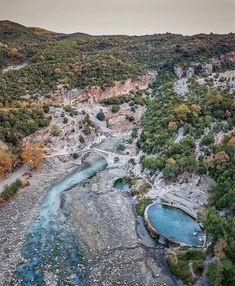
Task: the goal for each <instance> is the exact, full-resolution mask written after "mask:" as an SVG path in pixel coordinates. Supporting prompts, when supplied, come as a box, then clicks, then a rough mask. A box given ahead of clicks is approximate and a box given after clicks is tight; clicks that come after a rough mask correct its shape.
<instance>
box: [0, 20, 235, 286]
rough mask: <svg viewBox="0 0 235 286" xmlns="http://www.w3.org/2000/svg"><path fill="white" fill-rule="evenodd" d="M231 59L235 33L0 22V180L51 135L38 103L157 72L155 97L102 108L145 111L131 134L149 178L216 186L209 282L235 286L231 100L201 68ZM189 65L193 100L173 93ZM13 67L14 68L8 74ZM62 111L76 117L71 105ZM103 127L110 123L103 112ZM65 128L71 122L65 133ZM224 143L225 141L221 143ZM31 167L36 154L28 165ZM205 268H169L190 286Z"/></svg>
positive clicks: (224, 65)
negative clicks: (35, 137)
mask: <svg viewBox="0 0 235 286" xmlns="http://www.w3.org/2000/svg"><path fill="white" fill-rule="evenodd" d="M234 50H235V36H234V34H228V35H214V34H210V35H204V34H199V35H194V36H182V35H173V34H169V33H167V34H161V35H152V36H141V37H129V36H90V35H86V34H82V33H77V34H72V35H65V34H58V33H53V32H49V31H47V32H46V33H45V31H44V30H40V29H35V28H27V27H24V26H22V25H19V24H16V23H12V22H9V21H1V22H0V69H1V71H0V141H1V143H2V145H0V176H1V177H4V176H5V175H6V174H7V173H9V172H10V171H12V169H14V168H15V167H16V166H19V165H20V164H22V162H23V160H25V159H24V158H25V156H24V151H25V146H23V145H22V140H23V138H24V137H25V136H27V135H30V134H32V133H34V132H35V131H37V130H38V129H40V128H43V127H47V126H49V124H50V121H51V117H50V116H48V111H49V109H50V106H49V105H48V104H44V103H42V102H41V101H40V98H41V96H46V97H50V92H52V91H54V90H56V88H57V86H58V85H63V87H64V88H65V90H71V89H72V88H85V87H89V86H100V87H101V88H103V89H104V88H105V87H107V86H111V85H112V84H113V83H114V81H117V80H125V79H129V78H136V77H137V76H139V75H142V74H144V73H146V72H147V71H150V70H157V71H158V73H159V75H158V76H157V78H156V80H155V81H154V83H153V85H152V86H151V89H152V90H151V94H150V93H149V92H148V91H147V92H145V93H143V92H141V91H139V92H136V93H134V94H130V95H122V96H120V97H118V98H114V99H107V100H104V101H103V102H102V104H104V105H106V106H112V107H111V108H112V112H113V113H117V112H118V111H119V105H120V104H122V103H129V105H130V106H131V108H132V112H133V113H134V112H135V110H136V107H137V106H138V105H142V106H145V107H146V111H145V114H144V116H143V118H142V122H141V125H140V128H139V132H138V128H135V129H133V132H132V140H135V141H136V144H137V147H138V148H139V150H141V151H142V152H143V156H142V157H141V160H140V161H141V164H142V167H143V169H145V170H147V172H148V173H149V175H150V176H153V175H155V174H158V173H160V172H162V175H163V177H164V179H165V180H166V181H174V180H177V179H179V178H180V177H182V176H186V177H187V176H191V175H192V174H197V175H199V176H202V175H207V176H211V177H212V178H213V179H214V182H215V183H214V185H213V187H212V189H211V190H210V202H209V205H208V206H207V208H206V213H205V215H204V217H202V218H201V219H202V220H203V222H204V225H205V229H206V232H207V233H208V235H209V237H210V239H211V245H210V247H209V248H208V250H207V255H208V256H214V258H213V262H212V263H210V264H209V265H208V271H207V276H208V278H209V280H210V281H211V283H212V284H213V285H216V286H220V285H221V286H222V285H223V286H226V285H233V284H235V256H234V253H235V217H234V213H235V188H234V181H235V178H234V174H235V159H234V155H235V137H234V136H235V134H234V125H235V117H234V114H235V112H234V111H235V102H234V91H233V90H230V89H229V88H225V89H222V88H220V87H218V86H215V85H214V84H213V79H212V78H209V77H208V76H207V75H206V74H205V72H204V71H203V69H202V63H207V62H209V61H210V60H211V59H212V58H213V57H214V58H220V57H221V56H222V55H226V54H228V53H230V52H232V51H234ZM192 63H199V64H198V65H196V68H195V75H193V76H192V77H190V78H188V88H189V91H188V92H187V94H186V95H179V94H177V93H176V92H175V89H174V83H175V82H176V81H177V76H176V74H175V73H174V67H175V66H182V67H185V68H187V67H190V66H191V64H192ZM9 66H13V67H15V68H12V69H11V68H10V69H7V68H9ZM234 67H235V65H234V62H232V61H226V60H221V62H220V65H217V66H216V67H215V71H216V72H217V74H216V75H215V77H216V76H217V77H218V74H219V72H223V71H226V70H232V69H234ZM200 77H201V78H204V79H205V80H206V83H205V84H202V85H201V84H199V81H198V78H200ZM220 80H221V81H223V78H222V77H221V78H220ZM25 95H29V96H30V98H31V102H28V101H27V100H25V99H24V98H25V97H24V96H25ZM50 105H53V102H52V103H51V104H50ZM65 111H68V112H70V115H71V116H73V115H74V114H73V111H72V108H71V107H69V106H67V107H65ZM97 118H98V119H99V120H105V114H104V113H103V111H102V110H101V111H100V112H99V113H98V114H97ZM132 120H133V119H132V118H131V117H129V121H132ZM67 123H68V119H67V117H65V118H64V124H67ZM51 132H52V135H53V134H54V135H53V136H58V134H59V132H60V130H59V129H58V127H57V126H54V127H53V125H52V126H51ZM139 134H140V135H139ZM221 134H222V139H221V140H218V136H220V135H221ZM81 141H84V138H83V137H82V138H81ZM1 146H4V148H3V147H1ZM29 149H30V148H29ZM42 153H43V152H42ZM26 157H27V156H26ZM31 159H32V155H31V158H30V159H27V160H29V161H30V160H31ZM27 160H26V161H27ZM39 161H40V162H41V161H42V158H39ZM40 164H41V163H40ZM20 187H21V185H20V182H18V181H17V182H16V183H14V184H12V185H11V186H8V187H6V188H5V190H4V192H3V193H2V195H1V196H4V200H5V199H8V198H9V196H11V195H12V194H14V193H15V192H16V191H17V190H18V189H19V188H20ZM151 202H152V200H151V199H148V198H145V199H143V200H141V201H140V202H138V203H137V205H136V209H137V213H138V214H140V215H143V213H144V210H145V207H146V206H147V205H149V204H150V203H151ZM204 260H205V256H204V254H199V253H198V252H195V253H192V252H190V251H188V252H187V251H183V252H182V253H181V252H180V253H179V254H177V255H175V256H174V257H170V258H169V259H168V262H169V265H170V268H171V270H172V272H173V274H174V275H176V276H177V277H179V278H180V279H182V280H184V282H185V283H193V282H194V279H192V277H191V276H190V273H189V272H190V271H189V263H191V264H192V267H193V269H194V272H195V273H196V275H197V276H198V277H199V276H200V275H201V273H202V268H203V261H204ZM181 270H182V272H181Z"/></svg>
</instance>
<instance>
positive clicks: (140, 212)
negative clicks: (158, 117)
mask: <svg viewBox="0 0 235 286" xmlns="http://www.w3.org/2000/svg"><path fill="white" fill-rule="evenodd" d="M152 203H153V200H152V199H149V198H146V199H143V200H142V201H140V202H138V203H137V204H136V205H135V209H136V213H137V215H140V216H144V211H145V209H146V208H147V206H149V205H151V204H152Z"/></svg>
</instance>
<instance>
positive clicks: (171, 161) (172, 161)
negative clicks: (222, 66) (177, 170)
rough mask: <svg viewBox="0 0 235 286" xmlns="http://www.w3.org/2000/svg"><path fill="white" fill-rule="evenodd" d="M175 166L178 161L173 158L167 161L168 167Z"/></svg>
mask: <svg viewBox="0 0 235 286" xmlns="http://www.w3.org/2000/svg"><path fill="white" fill-rule="evenodd" d="M175 164H176V161H175V159H173V158H169V159H167V160H166V165H167V166H168V167H170V166H174V165H175Z"/></svg>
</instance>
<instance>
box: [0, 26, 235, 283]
mask: <svg viewBox="0 0 235 286" xmlns="http://www.w3.org/2000/svg"><path fill="white" fill-rule="evenodd" d="M6 31H8V34H6ZM44 32H45V31H44V30H43V34H41V33H40V30H37V33H35V30H33V29H31V28H27V27H24V26H22V25H19V24H16V23H11V22H6V21H2V22H0V42H1V43H2V44H1V45H0V56H1V59H2V61H1V73H0V176H1V178H2V180H1V182H0V228H1V234H0V270H1V271H0V285H1V286H6V285H12V286H15V285H21V286H26V285H30V286H33V285H38V286H39V285H42V286H44V285H45V286H53V285H55V286H56V285H58V286H59V285H60V286H62V285H71V286H72V285H73V286H75V285H94V286H100V285H104V286H106V285H107V286H108V285H110V286H111V285H126V286H132V285H139V286H142V285H149V286H155V285H156V286H160V285H161V286H163V285H167V286H168V285H169V286H171V285H198V286H199V285H218V286H220V285H221V286H223V285H225V286H226V285H232V284H233V282H235V272H234V242H235V233H234V223H235V220H234V206H235V201H234V198H235V194H234V172H233V171H234V154H235V153H234V152H235V151H234V150H235V149H234V148H235V142H234V136H235V133H234V125H235V121H234V114H235V112H234V111H235V102H234V91H235V90H234V89H235V57H234V50H235V46H234V45H235V41H234V34H228V35H213V34H210V35H204V34H200V35H195V36H181V35H174V34H169V33H168V34H159V35H153V36H140V37H135V36H133V37H129V36H90V35H86V34H76V35H65V34H56V33H44ZM26 34H27V37H26V36H25V35H26ZM7 35H8V36H7ZM158 220H159V221H158Z"/></svg>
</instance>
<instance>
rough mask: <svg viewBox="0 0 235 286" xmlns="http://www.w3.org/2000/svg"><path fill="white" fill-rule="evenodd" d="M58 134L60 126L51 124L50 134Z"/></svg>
mask: <svg viewBox="0 0 235 286" xmlns="http://www.w3.org/2000/svg"><path fill="white" fill-rule="evenodd" d="M59 134H60V128H59V126H57V125H55V124H53V125H52V126H51V135H53V136H59Z"/></svg>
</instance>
